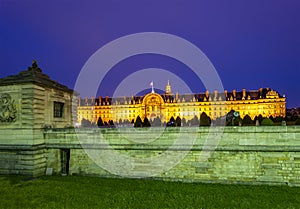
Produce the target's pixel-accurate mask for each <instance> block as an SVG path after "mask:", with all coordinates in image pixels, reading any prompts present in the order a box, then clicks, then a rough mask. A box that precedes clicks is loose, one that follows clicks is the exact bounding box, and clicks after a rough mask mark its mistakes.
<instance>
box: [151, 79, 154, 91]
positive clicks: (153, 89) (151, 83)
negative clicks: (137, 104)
mask: <svg viewBox="0 0 300 209" xmlns="http://www.w3.org/2000/svg"><path fill="white" fill-rule="evenodd" d="M151 84H152V85H151V87H152V91H151V93H154V88H153V81H152V82H151Z"/></svg>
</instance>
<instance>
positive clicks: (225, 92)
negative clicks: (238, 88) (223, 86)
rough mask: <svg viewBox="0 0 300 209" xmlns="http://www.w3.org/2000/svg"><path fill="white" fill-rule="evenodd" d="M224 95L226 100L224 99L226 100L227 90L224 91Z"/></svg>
mask: <svg viewBox="0 0 300 209" xmlns="http://www.w3.org/2000/svg"><path fill="white" fill-rule="evenodd" d="M224 94H225V100H226V99H227V94H228V91H227V90H224Z"/></svg>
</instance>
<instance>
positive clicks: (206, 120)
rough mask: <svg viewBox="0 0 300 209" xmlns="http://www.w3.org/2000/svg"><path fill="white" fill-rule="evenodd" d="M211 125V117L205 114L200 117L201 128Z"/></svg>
mask: <svg viewBox="0 0 300 209" xmlns="http://www.w3.org/2000/svg"><path fill="white" fill-rule="evenodd" d="M210 123H211V119H210V117H209V116H208V115H207V114H206V113H205V112H203V113H202V114H201V115H200V126H210Z"/></svg>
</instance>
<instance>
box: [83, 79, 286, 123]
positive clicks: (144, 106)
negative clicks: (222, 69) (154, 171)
mask: <svg viewBox="0 0 300 209" xmlns="http://www.w3.org/2000/svg"><path fill="white" fill-rule="evenodd" d="M231 110H234V111H237V112H239V113H240V116H241V118H243V117H244V116H245V115H249V116H250V117H251V118H252V119H254V117H255V116H258V115H262V116H263V117H270V116H273V117H277V116H282V117H285V114H286V98H285V96H281V95H280V94H279V93H278V92H277V91H274V90H272V89H270V88H260V89H259V90H255V91H246V89H243V90H242V91H240V92H237V91H236V90H233V91H232V92H229V91H226V90H225V91H224V92H218V91H214V92H212V93H211V92H208V91H206V92H205V93H198V94H182V95H179V94H178V93H175V94H173V93H172V92H171V85H170V83H169V82H168V84H167V86H166V91H165V93H164V94H158V93H154V92H153V91H152V92H151V93H149V94H146V95H144V96H131V97H123V98H109V97H104V98H103V97H98V98H93V97H92V98H84V99H82V98H80V99H79V102H78V122H79V123H81V121H82V119H86V120H89V121H90V122H93V123H96V122H97V120H98V118H99V117H101V119H102V120H103V121H104V122H108V121H109V120H112V121H114V123H115V122H117V123H118V122H121V121H122V122H124V121H130V122H131V121H132V120H133V121H135V120H136V118H137V117H138V116H140V118H141V119H144V118H145V117H147V118H148V119H149V120H153V119H154V118H156V117H159V118H160V119H161V121H162V122H167V121H169V120H170V118H171V117H172V116H173V117H174V118H176V117H177V116H179V117H180V118H181V119H183V118H185V120H186V121H188V120H191V119H193V118H194V117H195V116H197V117H198V118H199V117H200V115H201V113H202V112H205V113H206V114H207V115H208V116H209V117H210V118H211V119H213V120H214V119H217V118H219V117H222V116H225V115H226V114H227V113H228V112H230V111H231Z"/></svg>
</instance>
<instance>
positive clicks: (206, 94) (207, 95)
mask: <svg viewBox="0 0 300 209" xmlns="http://www.w3.org/2000/svg"><path fill="white" fill-rule="evenodd" d="M205 96H206V97H207V98H208V97H209V92H208V90H206V92H205Z"/></svg>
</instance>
